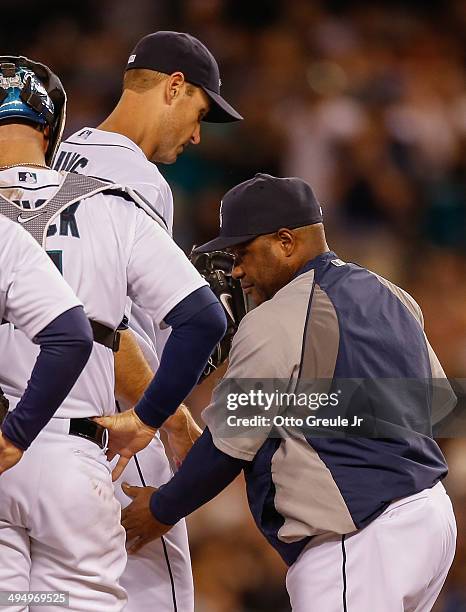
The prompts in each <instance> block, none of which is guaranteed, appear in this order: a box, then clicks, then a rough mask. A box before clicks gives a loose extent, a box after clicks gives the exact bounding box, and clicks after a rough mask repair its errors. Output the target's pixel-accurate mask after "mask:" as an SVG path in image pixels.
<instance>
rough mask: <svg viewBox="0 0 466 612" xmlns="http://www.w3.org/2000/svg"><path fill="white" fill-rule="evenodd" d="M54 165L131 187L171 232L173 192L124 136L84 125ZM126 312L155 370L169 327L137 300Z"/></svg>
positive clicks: (62, 145)
mask: <svg viewBox="0 0 466 612" xmlns="http://www.w3.org/2000/svg"><path fill="white" fill-rule="evenodd" d="M55 169H56V170H66V171H68V172H77V173H79V174H85V175H87V176H93V177H95V178H100V179H102V180H105V181H112V182H113V183H119V184H121V185H127V186H129V187H131V188H132V189H134V190H135V191H137V193H138V194H139V195H140V196H142V198H143V199H144V200H145V201H146V202H147V204H148V205H149V206H150V208H151V209H152V210H153V212H154V213H155V215H156V217H157V218H158V220H159V222H160V225H161V226H162V227H165V229H166V230H167V232H168V233H169V234H170V236H171V235H172V231H173V196H172V192H171V189H170V186H169V185H168V183H167V181H166V180H165V179H164V177H163V176H162V174H161V173H160V171H159V169H158V168H157V166H156V165H155V164H153V163H152V162H150V161H149V160H148V159H147V157H146V156H145V154H144V152H143V151H142V149H141V148H140V147H138V145H137V144H135V143H134V142H133V141H132V140H130V139H129V138H126V136H122V135H121V134H117V133H116V132H106V131H104V130H98V129H96V128H87V127H86V128H83V129H82V130H79V131H78V132H75V133H74V134H73V135H72V136H70V137H69V138H68V139H67V140H65V141H64V142H63V143H62V144H61V145H60V148H59V150H58V154H57V157H56V161H55ZM129 312H131V315H130V316H129V319H130V327H131V329H132V330H133V331H134V332H136V334H137V338H138V341H139V344H140V346H141V348H142V349H143V351H144V355H145V357H146V359H147V361H148V362H149V364H150V365H151V367H152V369H153V370H154V371H155V370H157V368H158V365H159V358H160V355H161V353H162V350H163V347H164V346H165V343H166V341H167V339H168V335H169V331H170V330H169V329H160V328H157V327H155V328H154V326H153V324H152V321H151V319H150V317H148V316H147V313H144V312H143V311H142V310H141V309H140V308H139V307H138V305H137V304H129V305H128V309H127V314H129ZM141 332H142V333H141ZM147 337H148V338H149V339H150V343H149V344H148V343H147V342H144V341H142V339H144V340H147Z"/></svg>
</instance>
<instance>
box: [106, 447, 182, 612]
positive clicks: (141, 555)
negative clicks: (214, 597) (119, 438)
mask: <svg viewBox="0 0 466 612" xmlns="http://www.w3.org/2000/svg"><path fill="white" fill-rule="evenodd" d="M136 457H137V459H135V458H134V457H133V459H131V461H130V462H129V464H128V465H127V467H126V468H125V470H124V472H123V474H122V476H121V477H120V479H119V480H118V481H116V482H115V496H116V498H117V499H118V501H119V502H120V503H121V506H122V507H123V508H124V507H126V506H127V505H128V504H129V503H130V502H131V499H130V498H129V497H127V496H126V495H125V494H124V493H123V491H122V489H121V483H122V482H127V483H128V484H130V485H136V486H139V487H141V486H144V484H145V485H147V486H152V487H159V486H160V485H162V484H165V483H166V482H168V481H169V480H170V478H171V477H172V471H171V468H170V464H169V462H168V459H167V456H166V454H165V449H164V446H163V444H162V442H161V440H160V438H159V437H158V436H156V437H154V439H153V440H152V442H151V443H150V444H149V445H148V446H147V447H146V448H145V449H144V450H142V451H140V452H139V453H138V454H137V456H136ZM120 583H121V585H122V586H123V587H124V588H125V590H126V591H127V594H128V604H127V606H126V607H125V612H153V611H154V610H160V612H193V610H194V587H193V576H192V571H191V557H190V554H189V545H188V535H187V531H186V524H185V521H184V520H182V521H180V522H179V523H177V524H176V525H175V526H174V527H173V528H172V529H171V530H170V531H169V532H168V533H167V534H166V535H165V536H163V538H161V539H160V540H156V541H155V542H150V543H149V544H146V546H144V547H143V548H142V549H141V550H140V551H139V552H137V553H136V554H133V555H128V562H127V565H126V568H125V571H124V572H123V575H122V577H121V580H120Z"/></svg>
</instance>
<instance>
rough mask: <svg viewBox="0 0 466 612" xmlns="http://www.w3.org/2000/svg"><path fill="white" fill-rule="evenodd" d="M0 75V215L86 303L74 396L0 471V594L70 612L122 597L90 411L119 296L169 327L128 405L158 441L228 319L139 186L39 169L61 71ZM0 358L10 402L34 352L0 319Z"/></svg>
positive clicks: (53, 126) (105, 474)
mask: <svg viewBox="0 0 466 612" xmlns="http://www.w3.org/2000/svg"><path fill="white" fill-rule="evenodd" d="M0 71H2V74H3V75H4V80H3V81H2V89H3V90H4V91H5V92H6V96H5V95H4V96H3V101H4V104H6V103H9V102H10V101H13V102H14V104H10V106H8V107H7V108H6V109H4V108H3V104H0V119H1V121H0V134H5V141H7V142H8V143H9V146H8V148H6V147H3V148H2V154H3V152H4V151H8V156H9V157H8V166H7V167H4V169H2V170H1V171H0V184H1V185H3V186H5V187H7V188H6V190H5V192H4V196H3V197H2V198H0V210H1V211H2V212H3V213H4V214H5V215H9V216H10V218H12V219H15V220H16V221H18V217H20V218H21V219H22V220H24V219H29V220H30V222H25V223H24V227H25V229H27V230H28V231H29V232H30V233H31V234H32V235H33V236H34V237H35V238H36V239H37V240H38V241H39V242H41V243H42V244H43V245H44V246H45V248H46V250H47V251H48V252H49V254H50V256H51V257H52V258H53V260H54V262H55V263H56V265H57V267H59V269H60V271H61V272H62V274H63V277H64V278H65V280H66V281H67V282H68V283H69V285H70V286H71V287H72V289H74V291H75V293H76V294H77V296H78V297H79V299H81V300H82V302H83V304H84V307H85V310H86V314H87V316H88V318H89V320H90V323H91V327H92V330H93V337H94V343H93V350H92V354H91V356H90V359H89V362H88V364H87V366H86V368H85V369H84V371H83V373H82V375H81V376H80V378H79V380H78V381H77V383H76V384H75V386H74V387H73V389H72V391H71V393H70V394H69V395H68V397H67V398H66V399H65V401H64V402H63V404H62V406H61V407H60V409H59V410H58V411H57V412H56V414H55V416H54V418H52V419H51V420H50V422H49V424H48V425H47V426H46V427H44V429H43V430H42V432H41V433H40V434H39V435H38V436H37V438H36V441H35V443H34V445H32V447H31V449H30V450H29V452H28V453H27V454H26V455H25V456H24V458H23V460H22V461H21V462H20V463H19V464H17V465H16V466H14V467H13V468H12V469H11V470H9V471H8V472H6V474H4V475H3V476H2V478H1V480H0V558H1V559H2V563H1V564H0V584H1V585H2V590H5V591H24V590H32V591H35V590H39V591H42V590H46V591H60V592H61V591H64V592H68V593H69V597H70V601H69V607H70V608H71V609H72V610H75V611H90V610H92V611H93V612H94V611H101V612H112V611H117V610H121V609H123V607H124V605H125V603H126V594H125V590H124V588H123V587H122V586H121V585H120V584H119V582H118V581H119V577H120V576H121V573H122V572H123V569H124V567H125V564H126V552H125V537H124V530H123V528H122V527H121V524H120V506H119V504H118V502H117V501H116V500H115V498H114V494H113V484H112V481H111V475H110V470H109V467H108V462H107V459H106V456H105V451H104V448H105V446H106V433H107V432H106V431H105V429H104V428H103V427H102V426H100V425H98V424H97V423H96V422H95V421H93V420H92V419H91V417H94V416H102V415H110V414H112V413H113V412H114V410H115V402H114V356H113V355H114V352H115V351H117V348H118V346H117V345H118V332H117V331H116V329H117V327H118V325H119V324H120V322H121V321H122V319H123V315H124V310H125V302H126V299H127V297H126V296H127V295H128V296H130V298H131V299H132V300H133V301H134V302H135V303H137V304H138V305H139V306H141V307H143V308H144V310H145V311H146V312H147V313H148V315H150V317H151V318H152V321H153V324H154V325H155V326H159V325H162V324H164V325H169V326H171V327H172V329H173V334H172V336H170V339H169V340H168V341H167V344H166V350H165V356H166V358H165V361H163V360H162V361H161V364H160V367H159V370H158V376H157V378H156V379H154V381H153V382H152V383H151V384H150V386H149V388H148V389H147V391H146V394H145V396H144V400H143V401H142V402H141V403H140V405H138V406H137V407H136V409H133V410H131V411H128V412H126V413H125V415H127V418H128V419H130V421H131V423H132V424H133V430H134V431H135V441H136V442H138V440H139V439H140V438H142V439H145V438H146V437H153V436H154V433H155V431H156V428H157V427H158V426H160V425H161V424H162V423H163V422H164V421H165V420H166V418H167V417H169V416H170V415H171V414H172V413H173V412H174V411H175V410H176V408H177V407H178V405H179V404H180V402H181V401H182V400H183V399H184V397H185V396H186V395H187V394H188V393H189V391H190V390H191V388H192V387H193V386H194V385H195V384H196V382H197V380H198V378H199V376H200V373H201V372H202V370H203V368H204V366H205V364H206V362H207V359H208V357H209V355H210V353H211V352H212V349H213V347H214V346H215V345H216V344H217V342H218V341H219V339H220V338H221V336H222V334H223V332H224V330H225V317H224V314H223V309H222V307H221V306H220V304H219V303H218V300H217V299H216V298H215V296H214V295H213V294H212V292H211V291H210V289H209V288H208V287H207V286H206V283H205V281H204V280H203V279H202V277H201V276H200V275H199V274H198V273H197V271H196V270H195V269H194V268H193V266H192V265H191V264H190V263H189V261H188V260H187V258H186V256H185V255H184V253H182V251H181V250H180V249H179V248H178V247H177V246H176V244H175V243H174V242H173V240H172V239H171V238H170V236H169V235H168V234H167V232H166V231H165V229H163V228H162V227H161V226H160V225H159V224H158V223H154V222H153V220H152V219H151V218H150V217H149V214H148V212H146V210H145V209H146V208H147V206H146V204H145V203H144V202H143V201H142V200H141V199H140V198H139V197H138V196H137V195H136V194H133V193H132V192H131V190H130V189H126V188H123V187H122V186H118V185H114V184H109V183H104V182H102V181H97V180H95V179H90V178H88V177H83V176H80V175H77V174H68V173H64V172H57V171H55V170H51V169H50V168H48V167H47V166H46V163H50V162H51V161H52V157H53V151H54V150H55V147H56V145H57V144H58V140H57V138H58V137H59V134H60V133H61V128H62V123H63V120H64V116H65V102H66V96H65V93H64V91H63V88H62V87H61V84H60V82H59V81H58V79H57V77H56V76H55V75H53V74H52V73H51V72H50V70H48V69H47V68H45V67H44V66H42V65H40V64H37V63H35V62H32V61H30V60H28V59H27V58H23V57H8V58H6V57H2V58H0ZM5 73H6V74H5ZM44 151H45V156H44ZM5 154H6V153H5ZM0 157H1V155H0ZM0 161H2V159H0ZM26 173H27V175H28V180H27V181H22V177H23V176H24V175H25V174H26ZM18 211H19V213H18ZM18 222H19V223H21V221H18ZM0 354H2V355H5V354H7V355H8V361H5V363H2V376H4V378H5V380H7V381H8V384H6V385H5V388H4V390H5V393H6V395H7V397H8V399H9V401H10V404H11V407H12V408H14V407H15V405H16V403H17V402H18V400H19V398H20V397H21V396H22V395H23V393H24V389H25V386H26V383H27V380H28V377H29V373H30V371H31V370H32V366H33V364H34V361H35V359H36V356H37V349H36V348H35V346H34V345H33V344H32V343H31V342H30V340H29V339H28V338H27V337H26V336H25V335H24V334H23V333H22V332H21V331H19V330H16V329H13V327H12V326H7V325H5V326H2V327H0ZM186 354H189V355H190V360H189V363H186V360H185V359H184V356H185V355H186ZM25 608H26V605H24V606H23V608H21V609H25ZM7 609H12V607H10V608H7ZM14 609H15V610H17V609H18V608H17V607H14ZM29 609H30V610H33V609H35V608H34V606H31V607H30V608H29ZM41 609H54V606H52V605H51V606H49V607H47V606H45V607H43V608H41Z"/></svg>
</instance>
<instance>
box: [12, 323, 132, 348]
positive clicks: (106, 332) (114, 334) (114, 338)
mask: <svg viewBox="0 0 466 612" xmlns="http://www.w3.org/2000/svg"><path fill="white" fill-rule="evenodd" d="M4 323H8V321H6V320H5V319H3V320H2V322H1V325H3V324H4ZM89 323H90V324H91V328H92V335H93V337H94V342H97V344H102V346H106V347H107V348H109V349H112V351H113V352H114V353H117V352H118V349H119V348H120V332H119V331H118V330H115V329H112V328H111V327H107V326H106V325H104V324H103V323H99V322H98V321H93V320H92V319H89Z"/></svg>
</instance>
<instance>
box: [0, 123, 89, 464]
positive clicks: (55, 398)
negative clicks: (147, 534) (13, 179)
mask: <svg viewBox="0 0 466 612" xmlns="http://www.w3.org/2000/svg"><path fill="white" fill-rule="evenodd" d="M0 136H1V135H0ZM1 192H2V189H1V186H0V193H1ZM0 245H1V246H0V321H1V320H2V319H3V320H8V321H9V322H10V323H12V324H13V325H15V326H16V327H17V328H18V329H20V330H22V331H23V333H24V334H26V336H27V337H28V338H29V339H30V340H31V341H33V342H35V343H36V344H38V345H39V346H40V352H39V356H38V358H37V362H36V363H35V365H34V368H33V370H32V373H31V377H30V380H29V382H28V385H27V387H26V391H25V393H24V395H23V397H22V398H21V400H20V401H19V402H18V405H17V407H16V410H15V411H14V412H12V413H10V415H8V416H7V415H6V412H7V410H8V404H7V401H6V398H5V396H4V395H3V392H2V389H1V387H0V423H1V429H2V431H1V432H0V474H1V473H2V472H4V471H6V470H7V469H8V468H10V467H12V466H13V465H15V464H16V463H17V462H18V461H19V460H20V459H21V456H22V454H23V451H25V450H26V449H27V448H28V447H29V445H30V444H31V442H32V441H33V440H34V438H35V437H36V436H37V434H38V432H39V431H40V430H41V429H42V428H43V427H44V426H45V425H46V423H47V422H48V421H49V420H50V418H51V417H52V415H53V414H54V413H55V411H56V410H57V409H58V407H59V406H60V404H61V403H62V401H63V400H64V399H65V397H66V396H67V395H68V393H69V391H70V390H71V388H72V387H73V385H74V384H75V382H76V380H77V378H78V376H79V375H80V373H81V371H82V369H83V367H84V366H85V365H86V362H87V360H88V358H89V355H90V353H91V349H92V335H91V328H90V325H89V321H88V320H87V317H86V315H85V314H84V310H83V307H82V304H81V303H80V302H79V300H78V299H77V298H76V296H75V295H74V294H73V292H72V291H71V289H70V287H69V286H68V285H67V284H66V283H65V282H64V281H63V279H62V278H61V277H60V275H59V273H58V271H57V270H56V268H55V266H53V264H52V262H51V261H50V259H49V258H48V257H47V255H46V254H45V252H44V251H43V250H42V249H41V248H40V247H39V245H38V244H37V243H36V242H35V241H34V240H33V238H32V237H31V236H30V235H29V234H28V233H27V232H25V231H24V230H23V229H21V228H20V227H19V226H18V225H16V224H15V223H13V222H11V221H9V220H8V219H6V218H5V217H3V216H2V215H0ZM7 358H8V357H7V355H5V353H3V354H2V357H1V359H0V382H1V383H2V384H5V383H6V382H7V380H6V379H5V378H4V375H3V372H4V369H6V368H5V366H4V362H5V361H6V360H7ZM49 372H55V374H56V376H55V380H54V381H53V382H54V384H52V382H51V381H50V380H49V378H50V377H49ZM2 421H3V422H2Z"/></svg>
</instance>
